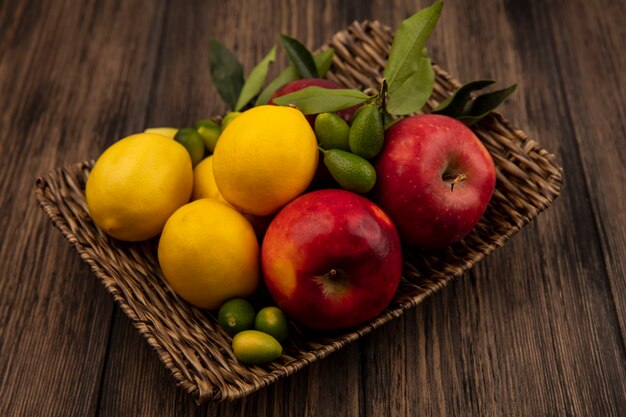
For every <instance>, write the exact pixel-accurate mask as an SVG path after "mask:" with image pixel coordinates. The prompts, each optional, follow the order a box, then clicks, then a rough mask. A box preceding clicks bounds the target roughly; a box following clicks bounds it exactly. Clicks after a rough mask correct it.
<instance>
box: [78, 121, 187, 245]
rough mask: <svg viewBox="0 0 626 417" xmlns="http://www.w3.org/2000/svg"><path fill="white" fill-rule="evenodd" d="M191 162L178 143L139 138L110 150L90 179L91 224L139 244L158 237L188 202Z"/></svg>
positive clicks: (153, 137)
mask: <svg viewBox="0 0 626 417" xmlns="http://www.w3.org/2000/svg"><path fill="white" fill-rule="evenodd" d="M192 185H193V173H192V170H191V159H190V158H189V154H188V153H187V150H186V149H185V148H184V147H183V146H182V145H181V144H179V143H176V142H175V141H173V140H172V139H169V138H167V137H165V136H162V135H160V134H154V133H139V134H136V135H132V136H128V137H126V138H124V139H122V140H120V141H118V142H116V143H114V144H113V145H112V146H111V147H109V148H108V149H107V150H106V151H104V153H103V154H102V155H101V156H100V158H98V160H97V161H96V164H95V165H94V167H93V169H92V170H91V174H90V175H89V178H88V179H87V185H86V189H85V194H86V199H87V207H88V208H89V213H90V215H91V218H92V219H93V221H94V222H95V223H96V224H97V225H98V226H99V227H100V228H101V229H102V230H104V231H105V232H106V233H108V234H109V235H111V236H113V237H114V238H117V239H120V240H126V241H133V242H134V241H140V240H146V239H150V238H151V237H154V236H156V235H158V234H159V233H160V232H161V230H162V229H163V225H164V224H165V222H166V221H167V219H168V217H169V216H170V215H171V214H172V213H174V211H176V209H178V208H179V207H180V206H182V205H183V204H185V203H187V202H188V201H189V197H190V195H191V188H192Z"/></svg>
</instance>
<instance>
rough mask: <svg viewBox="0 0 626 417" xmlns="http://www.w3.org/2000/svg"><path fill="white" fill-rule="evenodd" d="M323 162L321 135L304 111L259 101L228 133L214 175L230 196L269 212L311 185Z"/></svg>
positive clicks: (252, 209) (244, 208)
mask: <svg viewBox="0 0 626 417" xmlns="http://www.w3.org/2000/svg"><path fill="white" fill-rule="evenodd" d="M317 163H318V149H317V140H316V139H315V134H314V133H313V129H311V126H310V125H309V123H308V122H307V120H306V118H305V117H304V115H303V114H302V113H301V112H300V111H298V110H296V109H293V108H290V107H280V106H259V107H255V108H253V109H250V110H248V111H246V112H244V113H242V114H241V115H240V116H238V117H237V118H236V119H234V120H233V121H232V122H230V123H229V124H228V126H227V127H226V129H225V130H224V131H223V132H222V135H221V136H220V139H219V141H218V142H217V146H216V147H215V153H214V155H213V174H214V176H215V182H216V184H217V187H218V188H219V190H220V192H221V194H222V196H224V198H225V199H226V201H228V202H229V203H230V204H232V205H233V206H234V207H236V208H237V209H239V210H240V211H241V212H243V213H247V214H254V215H257V216H266V215H269V214H272V213H275V212H276V211H278V209H280V208H281V207H282V206H284V205H285V204H287V203H288V202H289V201H291V200H292V199H294V198H295V197H297V196H298V195H300V194H301V193H303V192H304V191H305V190H306V188H307V187H308V186H309V184H310V182H311V180H312V179H313V175H314V174H315V170H316V168H317Z"/></svg>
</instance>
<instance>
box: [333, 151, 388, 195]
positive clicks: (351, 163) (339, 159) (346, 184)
mask: <svg viewBox="0 0 626 417" xmlns="http://www.w3.org/2000/svg"><path fill="white" fill-rule="evenodd" d="M324 165H326V168H328V171H329V172H330V175H332V177H333V178H334V180H335V181H337V184H339V185H341V187H342V188H345V189H346V190H349V191H353V192H355V193H360V194H365V193H367V192H369V191H370V190H371V189H372V188H374V185H376V170H375V169H374V167H373V166H372V164H370V163H369V162H368V161H367V159H365V158H362V157H360V156H359V155H355V154H353V153H350V152H346V151H342V150H339V149H331V150H329V151H324Z"/></svg>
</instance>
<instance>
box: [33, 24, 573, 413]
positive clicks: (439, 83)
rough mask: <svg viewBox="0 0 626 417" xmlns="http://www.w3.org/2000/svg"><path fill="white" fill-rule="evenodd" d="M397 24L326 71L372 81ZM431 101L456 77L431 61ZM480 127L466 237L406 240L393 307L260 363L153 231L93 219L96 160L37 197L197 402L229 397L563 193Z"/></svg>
mask: <svg viewBox="0 0 626 417" xmlns="http://www.w3.org/2000/svg"><path fill="white" fill-rule="evenodd" d="M391 39H392V32H391V31H390V29H389V28H387V27H385V26H383V25H381V24H380V23H378V22H376V21H374V22H368V21H365V22H362V23H356V22H355V23H353V24H352V25H351V26H350V27H349V28H348V29H347V30H345V31H342V32H339V33H337V34H336V35H335V36H334V37H333V38H332V40H331V42H330V43H329V44H328V46H331V47H332V48H334V49H335V51H336V55H335V57H334V59H333V67H332V69H331V71H330V72H329V74H328V77H329V78H330V79H333V80H335V81H338V82H340V83H342V84H344V85H347V86H350V87H355V88H360V89H375V88H376V87H377V85H378V84H379V83H380V81H381V74H382V71H383V66H384V64H385V57H386V55H387V53H388V50H389V47H390V45H391ZM435 70H436V74H437V77H436V86H435V91H434V94H433V97H432V98H431V100H430V101H429V103H428V108H430V109H432V108H433V107H434V106H436V105H437V104H438V103H439V102H440V101H442V100H443V99H444V98H445V97H446V96H447V95H449V94H450V92H451V91H453V90H454V89H455V88H456V87H458V85H459V84H458V82H456V81H455V80H453V79H452V78H451V77H450V76H449V75H448V74H447V73H445V72H444V71H443V70H441V69H440V68H438V67H437V66H435ZM474 130H475V132H476V133H477V135H478V136H479V137H480V139H481V140H482V141H483V143H484V144H485V145H486V147H487V148H488V149H489V151H490V153H491V155H492V156H493V158H494V161H495V163H496V166H497V168H498V170H497V187H496V191H495V194H494V196H493V199H492V202H491V204H490V206H489V208H488V210H487V212H486V214H485V216H484V217H483V219H482V220H481V222H480V223H479V225H478V226H477V227H476V228H475V230H474V231H473V232H472V233H471V234H470V235H469V236H468V237H467V238H466V239H464V240H463V241H462V242H460V243H458V244H456V245H454V246H452V247H450V248H447V249H444V250H440V251H436V252H427V253H425V252H420V251H418V250H416V249H412V248H405V265H404V273H403V280H402V282H401V284H400V288H399V290H398V292H397V294H396V296H395V298H394V300H393V302H392V303H391V305H390V306H389V307H388V309H387V310H386V311H385V312H383V313H382V314H381V315H379V316H378V317H377V318H376V319H374V320H372V321H371V322H370V323H367V324H365V325H362V326H360V327H359V328H357V329H350V330H349V331H346V332H344V333H341V334H332V335H323V334H317V333H309V332H302V331H300V330H299V329H297V328H294V329H292V334H291V336H290V339H289V340H288V341H287V342H285V344H284V348H285V353H284V354H283V356H282V357H281V358H280V359H279V360H277V361H275V362H272V363H270V364H267V365H264V366H244V365H242V364H240V363H239V362H237V360H236V359H235V358H234V356H233V354H232V352H231V350H230V340H231V339H230V337H229V336H228V335H226V334H225V333H223V332H222V331H221V330H220V329H219V326H217V324H216V323H215V321H214V320H213V318H212V317H211V316H210V315H208V314H206V313H205V312H203V311H202V310H199V309H197V308H195V307H192V306H190V305H189V304H187V303H186V302H184V301H183V300H182V299H180V298H179V297H178V296H176V294H174V293H173V292H172V291H171V289H170V288H169V287H168V285H167V283H166V282H165V281H164V279H163V278H162V276H161V271H160V269H159V266H158V262H157V259H156V243H157V242H156V241H155V240H153V241H150V242H144V243H139V244H128V243H123V242H119V241H116V240H115V239H112V238H110V237H108V236H107V235H105V234H104V233H102V232H101V231H100V230H99V229H98V228H97V227H95V225H94V224H93V223H92V221H91V219H90V217H89V215H88V213H87V207H86V203H85V198H84V186H85V181H86V178H87V176H88V175H89V172H90V169H91V167H92V165H93V161H88V162H83V163H79V164H75V165H70V166H67V167H64V168H62V169H59V170H57V171H54V172H52V173H50V174H48V175H46V176H45V177H42V178H39V179H38V180H37V183H36V190H35V192H36V194H37V199H38V201H39V204H40V205H41V207H42V208H43V210H44V211H45V213H46V214H47V215H48V216H49V217H50V219H51V220H52V222H53V224H54V225H55V226H56V227H57V228H58V229H59V230H60V231H61V232H62V233H63V235H64V236H65V237H66V238H67V240H68V241H69V242H70V244H71V245H72V246H73V247H74V248H75V249H76V251H77V252H78V253H79V254H80V256H81V258H82V259H83V260H84V261H85V262H87V263H88V264H89V265H90V266H91V268H92V269H93V271H94V272H95V274H96V276H97V277H98V278H99V279H100V280H101V281H102V283H103V284H104V286H105V287H106V289H107V290H108V291H109V292H110V293H111V295H112V296H113V298H114V300H115V301H116V302H117V303H118V304H119V306H120V307H121V309H122V310H123V311H124V313H125V314H126V315H127V316H128V317H129V318H130V319H131V321H132V323H133V325H134V326H135V328H136V329H137V330H138V331H139V332H140V333H141V334H142V335H143V336H144V337H145V338H146V340H147V341H148V343H149V344H150V345H151V346H152V347H153V348H154V350H155V351H156V352H157V354H158V355H159V358H160V359H161V361H162V362H163V363H164V364H165V366H166V367H167V368H168V369H169V370H170V371H171V373H172V375H173V377H174V379H175V380H176V382H177V384H178V385H179V386H180V387H182V388H183V389H184V390H185V391H187V392H189V393H191V394H193V395H194V396H195V397H196V400H197V401H198V402H199V403H202V402H205V401H207V400H211V401H223V400H233V399H235V398H239V397H242V396H244V395H247V394H249V393H251V392H253V391H256V390H258V389H260V388H262V387H264V386H267V385H268V384H271V383H272V382H275V381H276V380H278V379H279V378H282V377H285V376H287V375H290V374H292V373H294V372H295V371H297V370H299V369H301V368H303V367H304V366H307V365H308V364H309V363H311V362H314V361H316V360H318V359H321V358H323V357H325V356H327V355H328V354H330V353H331V352H333V351H336V350H338V349H340V348H341V347H343V346H345V345H346V344H348V343H350V342H352V341H354V340H356V339H358V338H359V337H361V336H362V335H364V334H366V333H369V332H370V331H372V330H373V329H375V328H377V327H378V326H380V325H382V324H384V323H386V322H388V321H389V320H391V319H393V318H396V317H399V316H400V315H402V313H403V312H404V311H405V310H406V309H409V308H411V307H413V306H415V305H416V304H418V303H419V302H421V301H422V300H423V299H424V298H426V297H428V296H429V295H430V294H432V293H434V292H436V291H437V290H439V289H440V288H442V287H444V286H445V285H446V284H447V283H448V282H449V281H450V280H452V279H453V278H455V277H458V276H460V275H462V274H463V272H465V271H466V270H467V269H468V268H470V267H471V266H472V265H473V264H475V263H476V262H478V261H479V260H480V259H482V258H483V257H484V256H485V255H486V254H488V253H490V252H491V251H493V250H494V249H495V248H496V247H498V246H500V245H502V244H503V243H504V242H506V240H508V239H509V238H510V237H511V236H512V235H513V234H515V233H516V232H517V231H518V230H519V229H520V228H521V227H522V226H524V225H525V224H526V223H528V222H529V221H530V220H531V219H533V218H534V217H536V216H537V215H538V214H539V213H540V212H541V211H542V210H544V209H545V208H547V207H548V206H549V205H550V204H551V203H552V201H553V200H554V199H555V198H556V197H557V196H558V194H559V190H560V187H561V184H562V170H561V168H560V167H559V166H558V164H557V163H556V162H555V160H554V156H553V155H551V154H549V153H548V152H547V151H546V150H544V149H541V148H540V147H539V146H538V144H537V143H536V142H535V141H533V140H532V139H529V138H528V137H527V136H526V135H525V134H524V133H523V132H521V131H519V130H514V129H512V128H511V127H510V126H509V125H508V123H506V122H505V121H504V120H503V119H502V117H501V116H499V115H497V114H494V115H492V116H489V117H488V118H486V119H485V120H483V121H482V122H481V123H480V124H479V125H478V126H477V127H476V128H475V129H474Z"/></svg>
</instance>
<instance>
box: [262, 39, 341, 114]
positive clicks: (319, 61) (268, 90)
mask: <svg viewBox="0 0 626 417" xmlns="http://www.w3.org/2000/svg"><path fill="white" fill-rule="evenodd" d="M334 54H335V50H334V49H332V48H330V49H327V50H325V51H322V52H320V53H319V54H317V55H315V56H314V57H313V60H314V61H315V66H316V67H317V71H318V72H319V74H320V77H324V76H325V75H326V72H328V69H329V68H330V65H331V64H332V61H333V55H334ZM299 78H300V77H299V76H298V71H296V67H294V66H293V64H292V65H289V66H288V67H287V68H285V69H284V70H283V72H281V73H280V74H278V77H276V78H275V79H274V80H273V81H272V82H271V83H269V85H268V86H267V87H265V89H264V90H263V91H262V92H261V94H260V95H259V98H257V100H256V102H255V103H254V105H255V106H262V105H263V104H267V102H268V101H270V97H272V94H274V93H275V92H276V90H278V89H279V88H280V87H282V86H283V85H285V84H288V83H290V82H292V81H295V80H297V79H299Z"/></svg>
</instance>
